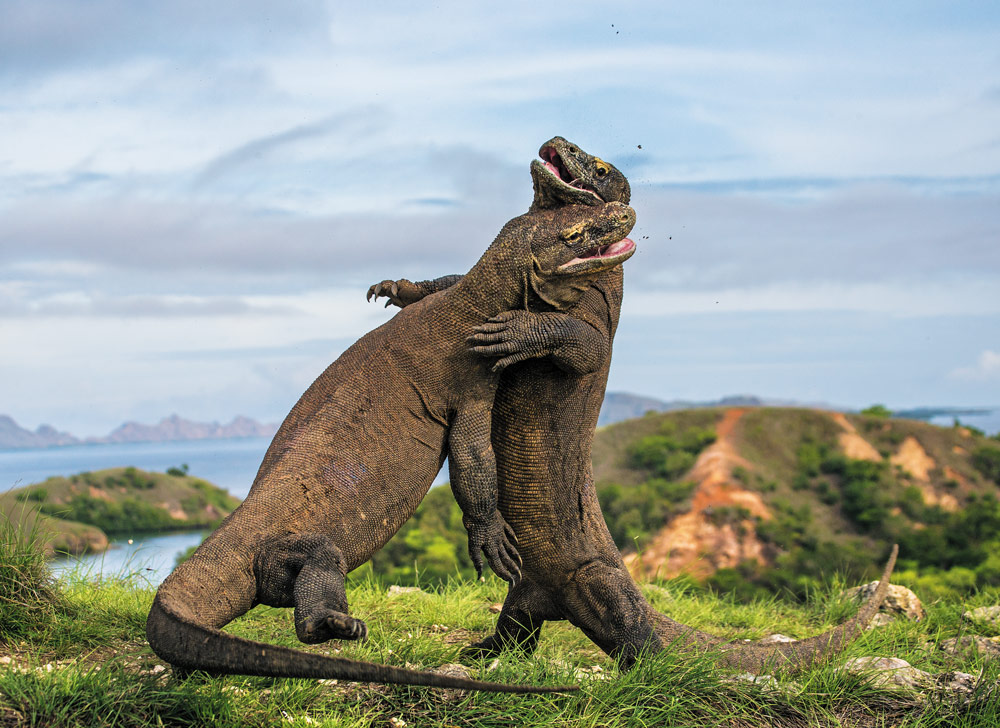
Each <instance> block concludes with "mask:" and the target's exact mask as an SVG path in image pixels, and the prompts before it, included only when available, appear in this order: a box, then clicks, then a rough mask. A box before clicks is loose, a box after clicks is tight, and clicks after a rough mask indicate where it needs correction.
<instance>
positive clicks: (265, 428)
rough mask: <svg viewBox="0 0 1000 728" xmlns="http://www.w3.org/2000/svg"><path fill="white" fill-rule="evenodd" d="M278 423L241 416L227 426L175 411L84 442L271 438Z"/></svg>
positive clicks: (127, 423) (120, 427)
mask: <svg viewBox="0 0 1000 728" xmlns="http://www.w3.org/2000/svg"><path fill="white" fill-rule="evenodd" d="M277 431H278V426H277V425H273V424H267V425H262V424H261V423H259V422H257V421H256V420H252V419H250V418H249V417H243V416H242V415H240V416H237V417H234V418H233V421H232V422H230V423H229V424H228V425H220V424H219V423H218V422H194V421H192V420H185V419H184V418H183V417H180V416H178V415H176V414H174V415H170V417H164V418H163V419H162V420H160V421H159V422H158V423H157V424H155V425H144V424H142V423H139V422H126V423H124V424H123V425H121V426H119V427H117V428H115V429H114V430H112V431H111V433H109V434H108V435H106V436H105V437H89V438H87V442H94V443H105V442H168V441H175V440H210V439H221V438H230V437H273V436H274V433H275V432H277Z"/></svg>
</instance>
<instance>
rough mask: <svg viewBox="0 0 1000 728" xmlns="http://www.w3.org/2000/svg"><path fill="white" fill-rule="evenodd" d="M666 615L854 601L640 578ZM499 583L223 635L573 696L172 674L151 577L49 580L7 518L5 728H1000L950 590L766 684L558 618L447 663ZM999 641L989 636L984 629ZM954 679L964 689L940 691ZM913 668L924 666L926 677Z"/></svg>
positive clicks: (2, 662) (239, 627) (716, 614)
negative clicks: (619, 653) (328, 627)
mask: <svg viewBox="0 0 1000 728" xmlns="http://www.w3.org/2000/svg"><path fill="white" fill-rule="evenodd" d="M644 591H645V593H646V595H647V597H648V598H649V600H650V601H651V603H652V604H653V605H654V606H655V607H656V608H657V609H659V610H660V611H662V612H664V613H666V614H668V615H670V616H672V617H674V618H676V619H678V620H680V621H682V622H684V623H686V624H690V625H692V626H694V627H697V628H700V629H703V630H706V631H710V632H714V633H717V634H722V635H726V636H728V637H732V638H760V637H763V636H765V635H768V634H771V633H774V632H781V633H782V634H787V635H791V636H795V637H805V636H809V635H812V634H816V633H818V632H820V631H822V630H824V629H827V628H829V627H830V626H831V625H833V624H835V623H837V622H839V621H841V620H843V619H844V618H845V617H846V616H848V615H850V614H851V613H853V611H854V609H855V608H856V607H855V606H854V604H853V603H850V602H846V601H845V600H844V599H843V598H842V597H841V596H839V594H838V593H837V592H836V591H831V590H826V591H822V592H814V593H813V594H811V596H810V598H809V599H808V600H807V602H806V603H805V604H803V605H793V604H790V603H788V602H780V601H775V600H766V601H757V602H754V603H752V604H749V605H741V604H737V603H736V602H735V601H734V600H732V599H731V598H727V597H720V596H717V595H713V594H711V593H705V592H692V591H691V590H685V589H683V588H679V587H678V585H676V584H675V585H673V586H672V587H671V588H669V589H664V588H662V587H659V586H652V585H650V586H647V587H644ZM505 592H506V585H504V584H503V583H502V582H500V581H499V580H498V579H496V578H495V577H492V578H490V579H488V580H487V581H486V582H484V583H479V582H475V581H468V580H453V581H451V582H449V583H447V584H444V585H440V586H437V587H434V588H429V589H425V590H423V591H415V592H409V593H403V594H393V593H392V592H391V591H387V590H386V589H385V586H384V585H382V584H380V583H378V582H375V581H371V580H366V581H362V582H355V583H354V584H353V585H351V586H350V587H349V590H348V597H349V600H350V604H351V605H352V612H353V613H354V614H356V615H358V616H359V617H361V618H363V619H365V620H367V621H368V624H369V628H370V638H369V640H368V641H367V642H366V643H363V644H358V643H350V642H329V643H326V644H323V645H313V646H305V645H301V644H299V643H297V642H296V640H295V637H294V628H293V624H292V614H291V610H282V609H272V608H267V607H258V608H256V609H254V610H252V611H251V612H250V613H249V614H248V615H246V616H245V617H243V618H240V619H238V620H236V621H235V622H234V623H233V624H232V625H230V626H228V627H227V628H226V629H227V630H228V631H230V632H232V633H234V634H237V635H241V636H244V637H249V638H252V639H257V640H261V641H264V642H269V643H274V644H282V645H288V646H294V647H298V648H302V649H306V650H308V651H313V652H318V653H322V654H327V655H331V656H337V657H347V658H354V659H363V660H370V661H375V662H379V663H383V664H391V665H398V666H409V667H417V668H422V669H445V670H448V671H451V672H453V673H454V672H456V671H458V672H461V673H463V674H469V675H472V676H481V677H484V678H486V679H489V680H495V681H500V682H508V683H529V684H547V685H562V684H579V685H580V686H581V690H580V691H579V692H577V693H572V694H564V695H547V696H511V695H497V694H490V693H470V694H463V693H460V692H459V693H456V692H454V691H440V690H425V689H411V688H405V687H392V686H371V685H355V684H351V683H338V682H337V681H330V680H326V681H322V680H321V681H316V680H274V679H266V678H252V677H240V676H226V677H209V676H205V675H202V674H195V675H193V676H190V677H180V676H178V675H176V674H175V673H174V672H173V671H172V669H170V668H169V667H166V666H164V665H163V664H162V663H161V662H160V661H159V660H158V659H157V658H156V656H155V655H153V654H152V653H151V652H150V650H149V648H148V646H147V644H146V642H145V639H144V626H145V617H146V613H147V610H148V609H149V604H150V602H151V600H152V597H153V590H152V589H143V588H138V587H136V586H135V585H134V583H129V582H116V581H115V580H113V579H111V580H108V579H105V580H103V581H102V582H100V583H98V584H94V583H92V582H74V581H72V580H70V581H61V582H55V583H54V582H52V581H51V580H50V579H49V578H48V576H47V573H46V571H45V561H44V557H43V555H42V553H41V551H40V550H39V549H38V548H37V545H33V544H32V543H31V540H30V538H28V539H26V538H24V536H23V534H22V535H19V534H16V533H15V532H14V529H13V528H11V527H10V525H9V524H6V523H4V522H0V726H4V728H8V727H10V728H14V727H17V728H20V727H21V726H60V727H65V728H76V727H77V726H79V727H80V728H84V727H86V728H92V727H100V726H115V727H122V728H146V727H150V728H151V727H153V726H192V727H194V726H218V727H220V728H229V727H232V728H250V727H258V726H259V727H264V726H277V725H282V726H283V725H290V726H351V727H354V726H358V727H365V728H367V727H369V726H372V727H379V728H382V727H383V726H392V727H393V728H402V727H403V726H479V727H486V726H511V725H517V726H521V725H523V726H553V727H555V726H560V727H562V726H582V727H593V728H597V727H598V726H607V727H611V726H615V727H618V726H623V727H624V726H629V727H631V726H636V727H637V728H639V727H643V728H644V727H646V726H691V727H695V726H697V727H701V726H708V725H712V726H715V725H718V726H740V727H743V726H745V727H748V728H749V727H750V726H784V727H788V728H793V727H794V728H814V727H827V726H829V727H830V728H833V726H873V727H874V726H890V725H892V726H967V727H968V728H973V727H977V728H978V727H980V726H982V727H983V728H987V727H991V726H995V725H998V724H1000V695H998V693H1000V661H997V660H996V659H992V660H991V659H989V658H988V657H987V656H986V655H985V654H982V653H980V652H977V651H975V650H974V649H973V650H970V649H959V650H958V651H957V652H956V651H951V650H948V649H946V648H947V647H948V645H949V641H952V642H953V641H954V638H955V637H959V636H963V635H965V636H967V635H969V633H970V631H978V632H979V633H980V634H981V635H984V636H987V637H988V635H991V634H996V633H1000V628H995V627H989V626H979V627H975V628H974V630H973V627H972V626H971V625H969V623H968V622H966V621H964V620H963V618H962V613H963V611H964V610H965V609H967V608H968V607H970V606H978V605H988V604H991V603H994V602H991V601H989V599H988V598H987V596H986V595H979V596H977V597H976V598H975V599H973V600H971V602H968V603H966V602H962V601H956V600H953V599H944V600H938V601H935V602H934V603H932V604H928V605H926V606H927V608H928V614H927V617H926V618H925V619H924V620H923V621H922V622H919V623H914V622H907V621H900V620H897V621H896V622H893V623H892V624H890V625H888V626H886V627H882V628H880V629H878V630H874V631H871V632H866V633H865V634H864V635H862V636H861V637H860V638H859V639H858V640H856V641H855V642H853V643H852V644H851V645H849V646H848V648H847V650H846V652H845V653H844V654H843V655H841V656H838V657H836V658H834V659H833V660H832V661H830V662H828V663H825V664H822V665H817V666H814V667H812V668H810V669H809V670H807V671H805V672H803V673H800V674H798V675H784V674H780V673H779V674H776V675H775V676H773V677H765V678H763V679H759V680H750V679H748V678H747V676H742V677H740V676H733V675H730V674H727V673H725V672H723V671H721V670H719V669H718V668H717V667H716V666H715V664H714V662H713V660H712V658H711V655H705V654H683V653H680V652H678V651H675V650H672V649H667V650H665V651H663V652H661V653H659V654H657V655H654V656H649V657H646V658H643V659H641V660H640V662H639V664H638V665H637V666H636V667H635V668H634V669H633V670H632V671H631V672H629V673H627V674H620V673H619V672H618V671H617V670H616V668H615V666H614V663H613V661H612V660H611V659H610V658H608V657H607V656H606V655H604V654H603V653H601V652H599V651H598V650H597V649H596V648H595V647H594V645H593V644H592V643H590V642H589V641H588V640H586V639H585V638H584V636H583V635H582V634H581V633H580V632H579V631H578V630H576V629H574V628H572V627H571V626H569V625H567V624H566V623H550V624H548V625H547V626H546V627H545V629H544V632H543V635H542V639H541V641H540V644H539V649H538V651H537V652H536V653H535V654H534V655H532V656H530V657H526V656H524V655H522V654H520V653H518V652H511V653H508V654H505V655H503V656H502V657H500V658H499V659H497V660H495V661H492V660H491V661H484V662H473V663H470V664H469V665H467V666H460V665H456V664H455V663H457V662H458V650H459V649H460V647H461V646H462V645H464V644H467V643H468V642H469V641H472V640H476V639H479V638H481V637H482V636H483V635H485V634H487V633H488V632H489V631H490V630H491V628H492V625H493V623H494V622H495V619H496V615H495V613H494V612H493V609H492V608H491V607H492V606H493V605H495V604H496V603H497V602H499V601H500V600H502V599H503V596H504V594H505ZM987 642H988V643H990V644H993V642H994V641H991V640H989V639H987ZM871 655H874V656H882V657H895V658H901V659H905V660H906V661H908V662H909V663H910V664H911V665H913V667H914V668H917V669H919V670H923V671H924V672H925V673H926V674H927V675H928V678H927V680H928V681H929V682H928V683H927V684H925V685H922V686H921V687H920V688H919V689H917V690H911V689H905V688H901V687H899V686H896V685H893V684H892V683H891V682H890V683H880V682H879V681H878V678H877V677H876V676H874V675H872V674H870V673H864V672H862V673H857V672H853V671H850V670H846V669H842V668H843V666H844V665H845V663H847V661H848V660H850V659H852V658H857V657H864V656H871ZM958 673H963V674H964V677H962V678H961V679H962V680H964V681H965V683H966V685H967V688H966V689H965V690H964V691H956V690H954V689H952V688H951V687H950V685H951V684H952V681H954V680H955V679H957V678H956V675H958ZM921 674H923V673H921Z"/></svg>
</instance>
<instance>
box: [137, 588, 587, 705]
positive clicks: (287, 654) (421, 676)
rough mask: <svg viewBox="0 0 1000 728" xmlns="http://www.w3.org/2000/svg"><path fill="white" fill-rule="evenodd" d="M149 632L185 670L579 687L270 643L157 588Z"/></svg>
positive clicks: (475, 686) (495, 688)
mask: <svg viewBox="0 0 1000 728" xmlns="http://www.w3.org/2000/svg"><path fill="white" fill-rule="evenodd" d="M146 638H147V639H148V640H149V644H150V646H151V647H152V648H153V651H154V652H155V653H156V654H157V655H159V656H160V657H161V658H162V659H164V660H166V661H167V662H169V663H170V664H172V665H174V666H175V667H180V668H183V669H187V670H205V671H208V672H215V673H229V674H238V675H261V676H265V677H298V678H328V679H330V678H332V679H336V680H350V681H356V682H375V683H395V684H400V685H422V686H427V687H436V688H457V689H463V690H488V691H492V692H505V693H555V692H570V691H573V690H579V686H578V685H568V686H557V687H538V686H533V685H504V684H502V683H492V682H483V681H480V680H472V679H466V678H460V677H453V676H450V675H439V674H437V673H433V672H422V671H418V670H406V669H403V668H399V667H391V666H388V665H378V664H375V663H371V662H360V661H357V660H348V659H344V658H338V657H326V656H324V655H315V654H312V653H309V652H302V651H300V650H293V649H290V648H288V647H279V646H276V645H267V644H263V643H261V642H254V641H252V640H247V639H243V638H241V637H236V636H234V635H231V634H226V633H225V632H222V631H220V630H218V629H215V628H213V627H205V626H202V625H199V624H196V623H194V622H193V621H191V620H190V619H186V618H185V617H183V616H181V615H180V614H178V613H177V611H175V610H172V609H171V608H170V606H169V605H168V604H166V603H164V600H163V599H162V598H161V595H159V594H157V596H156V599H155V600H154V601H153V606H152V608H151V609H150V611H149V618H148V619H147V621H146Z"/></svg>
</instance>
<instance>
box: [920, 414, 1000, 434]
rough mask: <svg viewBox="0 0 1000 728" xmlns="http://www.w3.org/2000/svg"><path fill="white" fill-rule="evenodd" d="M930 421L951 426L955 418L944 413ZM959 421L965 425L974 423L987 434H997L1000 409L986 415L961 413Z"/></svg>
mask: <svg viewBox="0 0 1000 728" xmlns="http://www.w3.org/2000/svg"><path fill="white" fill-rule="evenodd" d="M930 421H931V424H934V425H941V426H942V427H950V426H951V425H952V424H953V423H954V421H955V418H954V417H953V416H951V415H942V416H941V417H932V418H931V420H930ZM958 421H959V422H961V423H962V424H963V425H972V426H973V427H975V428H976V429H979V430H982V431H983V432H985V433H986V434H987V435H995V434H997V433H998V432H1000V410H993V411H992V412H990V413H988V414H984V415H959V416H958Z"/></svg>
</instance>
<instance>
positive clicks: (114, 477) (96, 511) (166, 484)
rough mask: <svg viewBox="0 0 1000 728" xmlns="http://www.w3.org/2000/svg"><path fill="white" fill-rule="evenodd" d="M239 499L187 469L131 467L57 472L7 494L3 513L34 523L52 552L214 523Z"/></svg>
mask: <svg viewBox="0 0 1000 728" xmlns="http://www.w3.org/2000/svg"><path fill="white" fill-rule="evenodd" d="M238 504H239V500H238V499H236V498H234V497H233V496H231V495H229V494H228V493H227V492H226V491H225V490H223V489H221V488H218V487H216V486H214V485H212V484H211V483H208V482H206V481H204V480H201V479H200V478H195V477H192V476H189V475H187V472H186V470H184V469H180V468H171V469H170V471H169V472H167V473H154V472H147V471H145V470H139V469H138V468H132V467H125V468H110V469H108V470H99V471H95V472H93V473H79V474H78V475H71V476H69V477H61V476H60V477H52V478H48V479H46V480H45V481H43V482H41V483H35V484H33V485H29V486H26V487H24V488H17V489H15V490H11V491H8V492H6V493H2V494H0V517H3V516H6V517H7V518H9V519H11V520H13V521H16V522H21V523H24V524H25V525H26V526H28V527H29V528H34V529H35V530H36V531H37V532H38V533H39V534H40V536H41V538H42V543H43V548H44V550H45V551H46V552H47V553H50V554H51V553H55V552H63V553H71V554H80V553H89V552H99V551H103V550H104V549H106V548H107V546H108V536H115V535H118V534H133V533H136V532H137V531H172V530H178V529H185V528H191V529H194V528H206V527H210V526H213V525H214V524H216V523H218V522H219V521H221V520H222V519H223V518H225V517H226V516H227V515H228V514H229V513H230V512H231V511H232V510H233V509H234V508H235V507H236V506H237V505H238Z"/></svg>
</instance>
